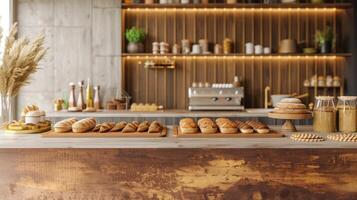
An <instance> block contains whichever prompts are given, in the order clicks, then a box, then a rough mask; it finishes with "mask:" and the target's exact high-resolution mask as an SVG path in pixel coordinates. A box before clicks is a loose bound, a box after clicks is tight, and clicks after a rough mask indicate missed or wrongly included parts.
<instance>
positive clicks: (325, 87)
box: [304, 86, 341, 89]
mask: <svg viewBox="0 0 357 200" xmlns="http://www.w3.org/2000/svg"><path fill="white" fill-rule="evenodd" d="M304 87H305V88H310V89H312V88H318V89H333V88H335V89H340V88H341V86H338V87H336V86H317V87H316V86H308V87H306V86H304Z"/></svg>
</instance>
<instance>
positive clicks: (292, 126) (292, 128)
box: [268, 112, 312, 132]
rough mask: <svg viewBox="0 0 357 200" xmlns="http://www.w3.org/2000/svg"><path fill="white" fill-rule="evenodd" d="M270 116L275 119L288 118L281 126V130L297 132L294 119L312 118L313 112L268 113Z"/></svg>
mask: <svg viewBox="0 0 357 200" xmlns="http://www.w3.org/2000/svg"><path fill="white" fill-rule="evenodd" d="M268 117H269V118H273V119H283V120H286V121H285V123H284V124H283V126H282V127H281V131H283V132H296V127H295V124H294V121H293V120H303V119H311V118H312V115H311V113H306V114H291V113H274V112H270V113H268Z"/></svg>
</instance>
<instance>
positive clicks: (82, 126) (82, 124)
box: [72, 118, 96, 133]
mask: <svg viewBox="0 0 357 200" xmlns="http://www.w3.org/2000/svg"><path fill="white" fill-rule="evenodd" d="M95 125H96V121H95V119H94V118H86V119H82V120H80V121H78V122H76V123H74V124H73V125H72V130H73V132H74V133H85V132H87V131H90V130H92V129H93V128H94V127H95Z"/></svg>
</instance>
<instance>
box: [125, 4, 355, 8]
mask: <svg viewBox="0 0 357 200" xmlns="http://www.w3.org/2000/svg"><path fill="white" fill-rule="evenodd" d="M122 8H123V9H131V8H158V9H160V8H177V9H180V8H338V9H349V8H352V4H351V3H321V4H314V3H292V4H290V3H276V4H264V3H237V4H225V3H210V4H144V3H141V4H122Z"/></svg>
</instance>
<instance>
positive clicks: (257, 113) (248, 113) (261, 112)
mask: <svg viewBox="0 0 357 200" xmlns="http://www.w3.org/2000/svg"><path fill="white" fill-rule="evenodd" d="M268 111H269V110H268V109H246V110H245V111H188V110H165V111H158V112H132V111H126V110H121V111H110V110H100V111H98V112H94V113H88V112H87V113H86V112H67V111H60V112H49V113H47V117H49V118H66V117H96V118H105V117H178V118H180V117H212V116H215V117H267V116H268Z"/></svg>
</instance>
